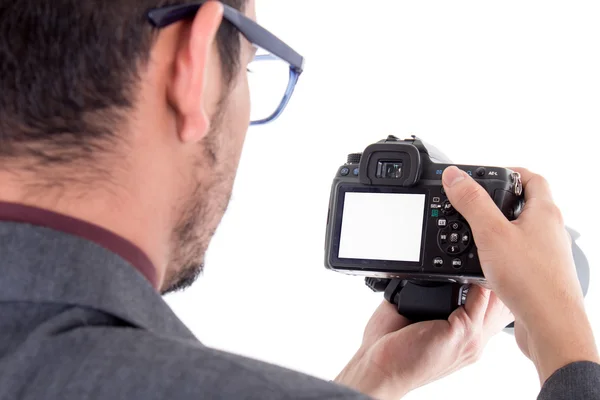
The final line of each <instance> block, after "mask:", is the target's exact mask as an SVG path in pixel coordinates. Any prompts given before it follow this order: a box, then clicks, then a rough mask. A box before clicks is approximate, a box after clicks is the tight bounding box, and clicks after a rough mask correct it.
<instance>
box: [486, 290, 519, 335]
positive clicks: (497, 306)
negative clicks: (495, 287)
mask: <svg viewBox="0 0 600 400" xmlns="http://www.w3.org/2000/svg"><path fill="white" fill-rule="evenodd" d="M514 321H515V316H514V315H513V314H512V312H511V311H510V310H509V309H508V307H506V305H505V304H504V303H503V302H502V300H500V297H498V296H497V295H496V293H494V292H492V293H490V299H489V301H488V306H487V310H486V312H485V318H484V323H483V327H484V329H483V330H484V333H485V335H486V337H488V338H490V337H492V336H494V335H495V334H497V333H498V332H500V331H501V330H503V329H504V328H506V326H507V325H508V324H510V323H511V322H514Z"/></svg>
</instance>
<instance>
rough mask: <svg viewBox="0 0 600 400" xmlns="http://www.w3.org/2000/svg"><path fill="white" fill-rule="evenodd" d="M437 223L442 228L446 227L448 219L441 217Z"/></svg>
mask: <svg viewBox="0 0 600 400" xmlns="http://www.w3.org/2000/svg"><path fill="white" fill-rule="evenodd" d="M437 224H438V226H439V227H440V228H445V227H446V225H448V221H447V220H446V218H440V219H438V221H437Z"/></svg>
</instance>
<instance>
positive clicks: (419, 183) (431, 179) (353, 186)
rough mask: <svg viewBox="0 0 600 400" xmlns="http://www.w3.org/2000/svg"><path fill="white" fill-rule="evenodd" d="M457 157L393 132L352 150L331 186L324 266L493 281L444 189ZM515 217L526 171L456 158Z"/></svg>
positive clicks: (416, 277)
mask: <svg viewBox="0 0 600 400" xmlns="http://www.w3.org/2000/svg"><path fill="white" fill-rule="evenodd" d="M450 165H456V164H452V163H450V162H449V160H446V159H445V157H444V156H443V155H442V154H441V153H439V152H438V151H437V149H435V148H434V147H432V146H429V145H427V144H425V143H424V142H423V141H421V140H420V139H419V138H417V137H415V136H413V137H412V138H411V139H406V140H400V139H398V138H396V137H394V136H389V137H388V138H387V139H384V140H382V141H380V142H377V143H375V144H372V145H370V146H368V147H367V148H366V149H365V151H364V152H363V153H361V154H358V153H357V154H351V155H349V157H348V162H347V163H346V164H344V165H342V166H341V167H340V168H339V169H338V171H337V174H336V176H335V178H334V180H333V185H332V188H331V196H330V204H329V214H328V218H327V234H326V243H325V266H326V267H327V268H328V269H331V270H334V271H337V272H341V273H346V274H351V275H362V276H366V277H374V278H386V279H401V280H407V281H417V282H424V281H425V282H448V283H459V284H479V285H483V286H485V285H486V282H485V278H484V276H483V272H482V270H481V266H480V262H479V257H478V254H477V248H476V246H475V243H474V240H473V234H472V232H471V229H470V227H469V224H468V223H467V222H466V220H465V219H464V218H463V217H462V216H461V215H460V214H459V213H458V212H456V210H455V209H454V208H453V207H452V205H451V204H450V202H449V200H448V198H447V196H446V195H445V192H444V188H443V185H442V174H443V171H444V169H445V168H447V167H449V166H450ZM456 166H457V167H458V168H460V169H461V170H463V171H465V172H466V173H468V174H469V175H471V176H472V177H473V178H474V179H475V181H477V182H478V183H479V184H480V185H481V186H482V187H483V188H484V189H485V191H486V192H487V193H488V194H489V195H490V197H491V198H492V199H493V201H494V203H495V204H496V205H497V206H498V208H499V209H500V210H501V211H502V213H503V214H504V215H505V216H506V217H507V218H508V219H509V220H514V219H516V218H517V217H518V215H519V214H520V212H521V210H522V207H523V205H524V200H523V186H522V183H521V179H520V175H519V174H518V173H515V172H513V171H511V170H509V169H506V168H499V167H489V166H476V165H456Z"/></svg>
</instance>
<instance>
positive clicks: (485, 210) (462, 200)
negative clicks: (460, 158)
mask: <svg viewBox="0 0 600 400" xmlns="http://www.w3.org/2000/svg"><path fill="white" fill-rule="evenodd" d="M442 181H443V183H444V189H445V190H446V195H447V196H448V199H449V200H450V203H452V206H453V207H454V208H455V209H456V210H457V211H458V212H459V213H461V214H462V215H463V216H464V217H465V219H466V220H467V221H468V223H469V225H470V226H471V229H472V230H473V235H474V237H475V242H476V243H477V245H478V246H479V247H480V248H485V247H486V246H487V243H491V242H494V241H495V240H494V239H496V238H497V237H498V236H503V234H504V233H505V232H506V230H508V229H510V228H512V226H511V224H510V222H508V220H507V219H506V217H505V216H504V215H503V214H502V212H501V211H500V209H499V208H498V207H497V206H496V204H495V203H494V201H493V200H492V198H491V197H490V196H489V194H488V193H487V192H486V191H485V189H484V188H483V187H482V186H481V185H479V184H478V183H477V182H475V180H473V178H471V177H470V176H469V175H467V174H466V173H465V172H463V171H461V170H459V169H458V168H456V167H448V168H446V170H445V171H444V175H443V177H442Z"/></svg>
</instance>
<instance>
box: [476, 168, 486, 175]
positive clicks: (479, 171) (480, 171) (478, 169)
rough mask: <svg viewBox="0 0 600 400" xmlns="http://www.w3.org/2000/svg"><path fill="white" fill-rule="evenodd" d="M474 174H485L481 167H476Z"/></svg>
mask: <svg viewBox="0 0 600 400" xmlns="http://www.w3.org/2000/svg"><path fill="white" fill-rule="evenodd" d="M475 174H477V176H480V177H484V176H485V168H483V167H481V168H477V171H475Z"/></svg>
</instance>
